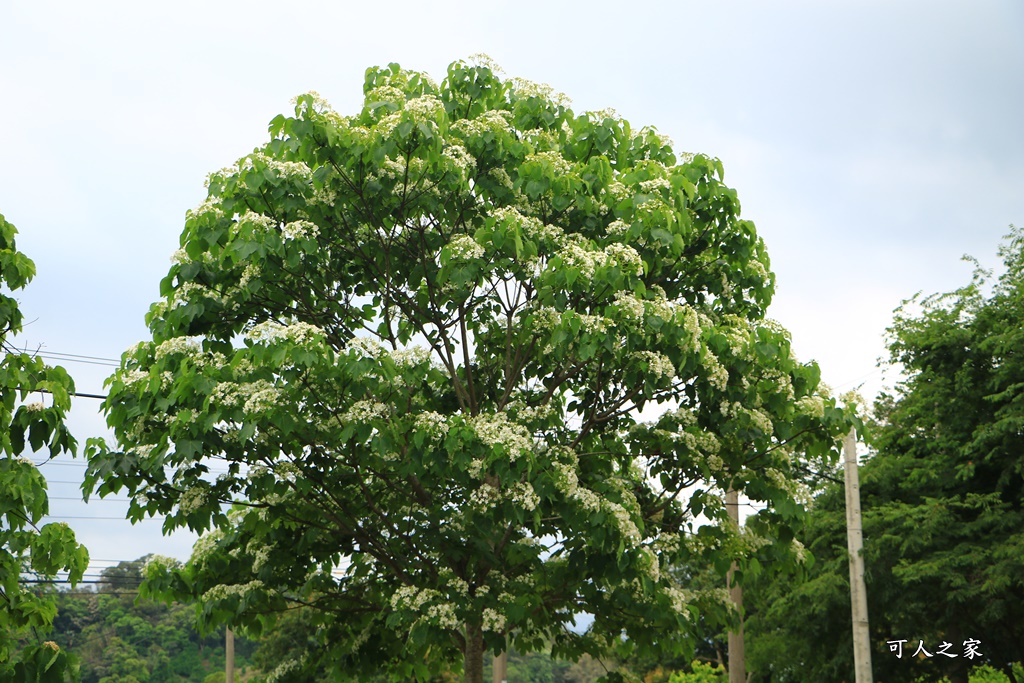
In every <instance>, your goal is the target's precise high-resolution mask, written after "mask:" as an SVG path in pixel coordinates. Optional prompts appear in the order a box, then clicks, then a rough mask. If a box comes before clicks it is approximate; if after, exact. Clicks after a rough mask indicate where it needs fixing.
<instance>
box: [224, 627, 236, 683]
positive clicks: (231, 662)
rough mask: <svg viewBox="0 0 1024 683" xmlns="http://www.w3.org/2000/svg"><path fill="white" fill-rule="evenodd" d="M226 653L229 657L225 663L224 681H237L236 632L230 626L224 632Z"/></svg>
mask: <svg viewBox="0 0 1024 683" xmlns="http://www.w3.org/2000/svg"><path fill="white" fill-rule="evenodd" d="M224 654H225V655H226V659H227V662H226V663H225V665H224V683H235V632H234V631H232V630H231V627H230V626H228V627H227V630H226V631H225V632H224Z"/></svg>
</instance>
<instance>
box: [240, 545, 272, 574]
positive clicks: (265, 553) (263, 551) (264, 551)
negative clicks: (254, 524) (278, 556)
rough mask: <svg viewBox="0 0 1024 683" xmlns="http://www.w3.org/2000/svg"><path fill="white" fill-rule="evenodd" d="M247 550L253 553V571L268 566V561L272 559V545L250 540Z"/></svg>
mask: <svg viewBox="0 0 1024 683" xmlns="http://www.w3.org/2000/svg"><path fill="white" fill-rule="evenodd" d="M245 550H246V552H248V553H249V554H250V555H252V569H253V571H257V572H258V571H259V570H261V569H263V568H264V567H265V566H267V562H269V561H270V547H269V546H266V545H263V544H262V543H257V542H256V540H255V539H254V540H252V541H249V543H248V544H247V545H246V546H245Z"/></svg>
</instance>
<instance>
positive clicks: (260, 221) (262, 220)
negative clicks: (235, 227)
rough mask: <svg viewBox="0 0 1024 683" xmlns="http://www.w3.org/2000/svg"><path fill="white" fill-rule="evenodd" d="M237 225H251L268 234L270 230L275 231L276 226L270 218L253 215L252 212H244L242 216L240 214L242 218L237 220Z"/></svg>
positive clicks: (258, 214) (275, 222) (257, 214)
mask: <svg viewBox="0 0 1024 683" xmlns="http://www.w3.org/2000/svg"><path fill="white" fill-rule="evenodd" d="M238 224H239V225H251V226H253V227H255V228H258V229H259V230H261V231H263V232H270V231H271V230H276V229H277V226H278V223H277V221H275V220H274V219H273V218H271V217H270V216H264V215H263V214H260V213H255V212H254V211H246V212H245V213H244V214H242V216H241V217H240V218H239V219H238Z"/></svg>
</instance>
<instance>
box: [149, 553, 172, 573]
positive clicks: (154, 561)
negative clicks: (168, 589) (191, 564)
mask: <svg viewBox="0 0 1024 683" xmlns="http://www.w3.org/2000/svg"><path fill="white" fill-rule="evenodd" d="M150 567H154V568H158V569H160V570H167V569H178V568H179V567H181V562H179V561H178V560H176V559H174V558H173V557H167V556H166V555H150V556H149V557H147V558H146V562H145V563H144V564H143V565H142V573H143V574H144V575H145V574H146V573H148V572H149V571H150V569H149V568H150Z"/></svg>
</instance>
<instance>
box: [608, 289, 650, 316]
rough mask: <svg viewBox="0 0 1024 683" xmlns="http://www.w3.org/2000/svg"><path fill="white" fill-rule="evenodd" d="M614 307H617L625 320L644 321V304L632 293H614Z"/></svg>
mask: <svg viewBox="0 0 1024 683" xmlns="http://www.w3.org/2000/svg"><path fill="white" fill-rule="evenodd" d="M615 305H616V306H618V307H619V310H620V311H621V312H622V314H623V317H624V318H626V319H627V320H634V321H641V320H643V319H644V302H643V301H641V300H640V299H638V298H637V296H636V294H633V293H632V292H622V291H619V292H615Z"/></svg>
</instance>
